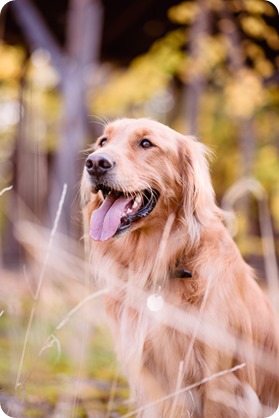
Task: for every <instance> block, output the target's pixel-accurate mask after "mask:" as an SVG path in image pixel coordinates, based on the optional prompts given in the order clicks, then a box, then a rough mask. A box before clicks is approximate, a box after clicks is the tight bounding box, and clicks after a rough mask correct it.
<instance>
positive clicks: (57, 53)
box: [0, 0, 279, 418]
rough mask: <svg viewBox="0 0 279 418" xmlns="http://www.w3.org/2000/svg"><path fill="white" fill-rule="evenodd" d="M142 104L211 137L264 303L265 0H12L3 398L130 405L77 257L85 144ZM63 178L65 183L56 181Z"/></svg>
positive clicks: (274, 173)
mask: <svg viewBox="0 0 279 418" xmlns="http://www.w3.org/2000/svg"><path fill="white" fill-rule="evenodd" d="M123 116H128V117H142V116H145V117H151V118H154V119H157V120H159V121H161V122H163V123H165V124H168V125H170V126H171V127H173V128H174V129H176V130H178V131H180V132H182V133H185V134H194V135H197V136H198V137H199V139H200V140H201V141H202V142H204V143H205V144H207V145H208V146H209V147H210V149H211V150H212V151H213V152H214V154H215V157H214V159H213V161H212V163H211V168H212V178H213V184H214V188H215V191H216V195H217V200H218V202H219V204H220V205H222V206H223V207H224V208H225V209H229V210H232V209H233V210H234V211H236V213H237V217H236V221H235V222H234V223H230V225H229V226H230V227H231V228H232V232H233V233H234V234H235V239H236V241H237V243H238V245H239V247H240V250H241V252H242V254H243V256H244V258H245V259H246V260H247V261H248V262H249V263H250V264H251V265H252V266H253V267H254V268H256V269H257V271H258V272H259V276H260V277H261V279H260V285H261V286H262V287H263V288H266V289H267V292H269V294H270V295H271V297H272V298H273V302H274V303H275V304H276V303H277V301H278V297H279V292H278V267H277V260H278V252H279V181H278V174H279V159H278V154H279V16H278V11H277V9H276V8H275V6H274V5H273V4H272V3H271V2H268V1H265V0H228V1H227V0H226V1H223V0H189V1H184V2H181V1H174V0H141V1H135V0H134V1H128V0H118V1H113V0H103V1H101V0H68V1H67V0H60V1H52V0H48V1H46V0H32V1H31V0H15V1H11V2H10V3H8V4H6V5H5V6H4V7H3V9H2V11H1V14H0V282H1V291H0V404H2V408H3V409H4V410H5V412H6V413H8V414H9V415H10V416H13V417H53V418H58V417H63V418H65V417H119V416H124V415H125V413H128V410H129V409H133V407H132V400H131V399H130V397H129V392H128V389H127V385H126V382H125V380H124V379H123V378H122V377H121V375H120V372H119V368H118V365H117V362H116V361H115V358H114V355H113V348H112V347H113V346H112V343H111V339H110V335H109V333H108V331H107V330H106V329H107V328H106V326H105V318H104V315H103V311H102V303H101V295H100V294H99V293H96V290H95V289H94V286H93V285H92V283H91V281H90V277H89V274H88V268H87V265H86V262H84V259H83V243H82V225H81V215H80V208H79V182H80V178H81V173H82V169H83V164H84V159H85V155H86V149H87V148H88V146H89V145H90V144H92V143H93V142H94V140H95V138H96V137H97V136H98V135H99V134H100V133H101V132H102V129H103V125H104V124H105V123H106V122H107V121H108V120H111V119H114V118H117V117H123ZM65 185H66V186H65Z"/></svg>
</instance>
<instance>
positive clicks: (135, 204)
mask: <svg viewBox="0 0 279 418" xmlns="http://www.w3.org/2000/svg"><path fill="white" fill-rule="evenodd" d="M138 205H139V204H138V202H137V201H136V200H135V201H134V203H133V206H132V209H136V208H137V207H138Z"/></svg>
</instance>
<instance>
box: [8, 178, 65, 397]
mask: <svg viewBox="0 0 279 418" xmlns="http://www.w3.org/2000/svg"><path fill="white" fill-rule="evenodd" d="M66 193H67V184H64V186H63V190H62V194H61V198H60V201H59V204H58V208H57V212H56V216H55V219H54V223H53V228H52V230H51V233H50V237H49V242H48V248H47V252H46V256H45V259H44V263H43V266H42V270H41V274H40V277H39V281H38V285H37V289H36V292H35V295H34V298H33V306H32V309H31V312H30V315H29V320H28V325H27V329H26V333H25V338H24V342H23V348H22V353H21V357H20V362H19V367H18V371H17V377H16V383H15V389H16V390H17V389H18V388H19V387H20V386H21V383H20V379H21V373H22V367H23V362H24V358H25V353H26V346H27V342H28V339H29V334H30V330H31V326H32V323H33V320H34V316H35V313H36V309H37V305H38V300H39V296H40V292H41V289H42V284H43V280H44V277H45V272H46V268H47V265H48V261H49V257H50V253H51V248H52V245H53V240H54V237H55V233H56V231H57V227H58V223H59V219H60V217H61V212H62V207H63V204H64V201H65V196H66Z"/></svg>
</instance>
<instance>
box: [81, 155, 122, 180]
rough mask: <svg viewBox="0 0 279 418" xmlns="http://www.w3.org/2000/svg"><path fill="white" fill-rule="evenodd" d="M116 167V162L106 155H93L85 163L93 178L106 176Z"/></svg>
mask: <svg viewBox="0 0 279 418" xmlns="http://www.w3.org/2000/svg"><path fill="white" fill-rule="evenodd" d="M114 165H115V162H114V160H113V159H112V158H111V157H110V156H108V155H104V154H91V155H89V157H88V158H87V159H86V161H85V167H86V169H87V172H88V173H89V174H90V175H92V176H94V175H98V176H100V175H102V174H106V173H107V172H108V171H110V170H111V169H112V168H113V167H114Z"/></svg>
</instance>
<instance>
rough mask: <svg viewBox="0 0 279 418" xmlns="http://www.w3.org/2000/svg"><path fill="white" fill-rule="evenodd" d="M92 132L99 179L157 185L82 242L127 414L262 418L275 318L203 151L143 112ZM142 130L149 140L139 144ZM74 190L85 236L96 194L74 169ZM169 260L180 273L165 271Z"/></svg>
mask: <svg viewBox="0 0 279 418" xmlns="http://www.w3.org/2000/svg"><path fill="white" fill-rule="evenodd" d="M104 137H105V138H106V139H107V141H106V143H105V144H104V145H103V146H102V147H100V140H99V142H97V145H95V147H94V150H95V151H94V152H95V155H96V154H100V155H101V154H102V153H104V152H105V153H106V155H109V156H110V157H111V158H113V160H114V161H115V166H114V168H113V170H111V172H110V177H109V178H110V182H111V183H113V184H111V187H113V188H114V189H117V190H122V191H123V192H124V193H125V194H127V195H133V194H134V195H135V194H136V193H137V192H140V191H141V190H143V189H146V188H147V187H151V188H154V189H156V190H158V191H159V192H160V198H159V200H158V203H157V205H156V207H155V208H154V210H153V211H152V212H151V213H150V214H149V215H148V216H147V217H145V218H142V219H140V220H138V221H137V222H135V223H133V224H132V226H131V228H130V229H128V230H127V231H126V232H124V233H123V234H120V235H119V236H116V237H112V238H110V239H108V240H107V241H102V242H101V241H94V240H93V239H89V247H90V258H91V261H90V262H91V265H92V272H93V275H94V277H95V278H96V279H97V281H98V283H99V284H100V285H101V286H104V287H106V286H107V287H108V294H107V296H106V297H105V307H106V311H107V314H108V316H109V318H110V320H111V323H112V327H113V333H114V338H115V345H116V350H117V353H118V356H119V359H120V362H121V364H122V366H123V370H124V371H125V373H126V374H127V376H128V379H129V382H130V385H131V388H132V389H133V390H134V391H135V393H136V396H137V400H138V402H139V406H140V408H139V410H138V415H137V416H138V417H144V418H161V417H163V418H171V417H172V418H182V417H194V418H202V417H203V418H236V417H239V418H262V417H264V416H267V415H268V414H270V413H271V412H272V411H273V410H274V409H276V408H277V406H278V402H279V342H278V334H277V330H276V327H277V324H276V318H275V316H274V313H273V311H272V309H271V307H270V304H269V301H268V300H267V298H266V297H265V295H264V294H263V292H262V291H261V290H260V288H259V286H258V285H257V283H256V282H255V280H254V277H253V272H252V270H251V269H250V267H249V266H248V265H246V264H245V262H244V261H243V259H242V258H241V255H240V253H239V251H238V249H237V247H236V245H235V244H234V242H233V240H232V239H231V237H230V235H229V233H228V231H227V230H226V228H225V227H224V225H223V219H222V211H221V210H220V209H219V208H218V207H217V206H216V203H215V196H214V191H213V188H212V185H211V181H210V175H209V170H208V163H207V158H206V157H207V150H206V148H205V147H204V146H203V145H202V144H201V143H199V142H198V141H197V140H196V139H195V138H193V137H187V136H183V135H181V134H179V133H177V132H175V131H174V130H172V129H170V128H169V127H167V126H164V125H162V124H160V123H158V122H155V121H152V120H149V119H138V120H136V119H120V120H116V121H114V122H112V123H109V124H108V125H107V126H106V127H105V130H104V135H103V136H102V137H101V139H102V138H104ZM143 138H147V139H148V140H150V141H151V142H152V144H153V145H154V146H152V147H150V148H148V149H143V148H141V147H140V146H139V144H140V141H142V139H143ZM81 194H82V204H83V215H84V223H85V231H86V235H87V234H88V230H89V222H90V217H91V214H92V212H93V211H94V210H95V209H96V208H98V207H99V206H100V204H101V202H102V201H103V197H102V195H101V192H98V193H92V182H91V179H90V176H89V175H88V173H87V172H86V170H85V172H84V175H83V179H82V187H81ZM176 268H179V269H188V270H190V271H191V272H192V278H173V277H172V272H173V271H175V269H176ZM153 293H159V294H160V296H161V297H162V298H163V299H164V301H165V303H164V305H163V307H162V308H161V309H160V310H158V311H157V312H152V311H150V309H148V307H147V300H148V296H149V295H150V294H153ZM238 365H239V368H237V367H236V366H238ZM234 367H236V370H233V371H229V369H231V368H234ZM226 370H227V372H225V371H226ZM221 372H224V373H221ZM216 373H217V375H215V374H216ZM218 373H220V375H218Z"/></svg>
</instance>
